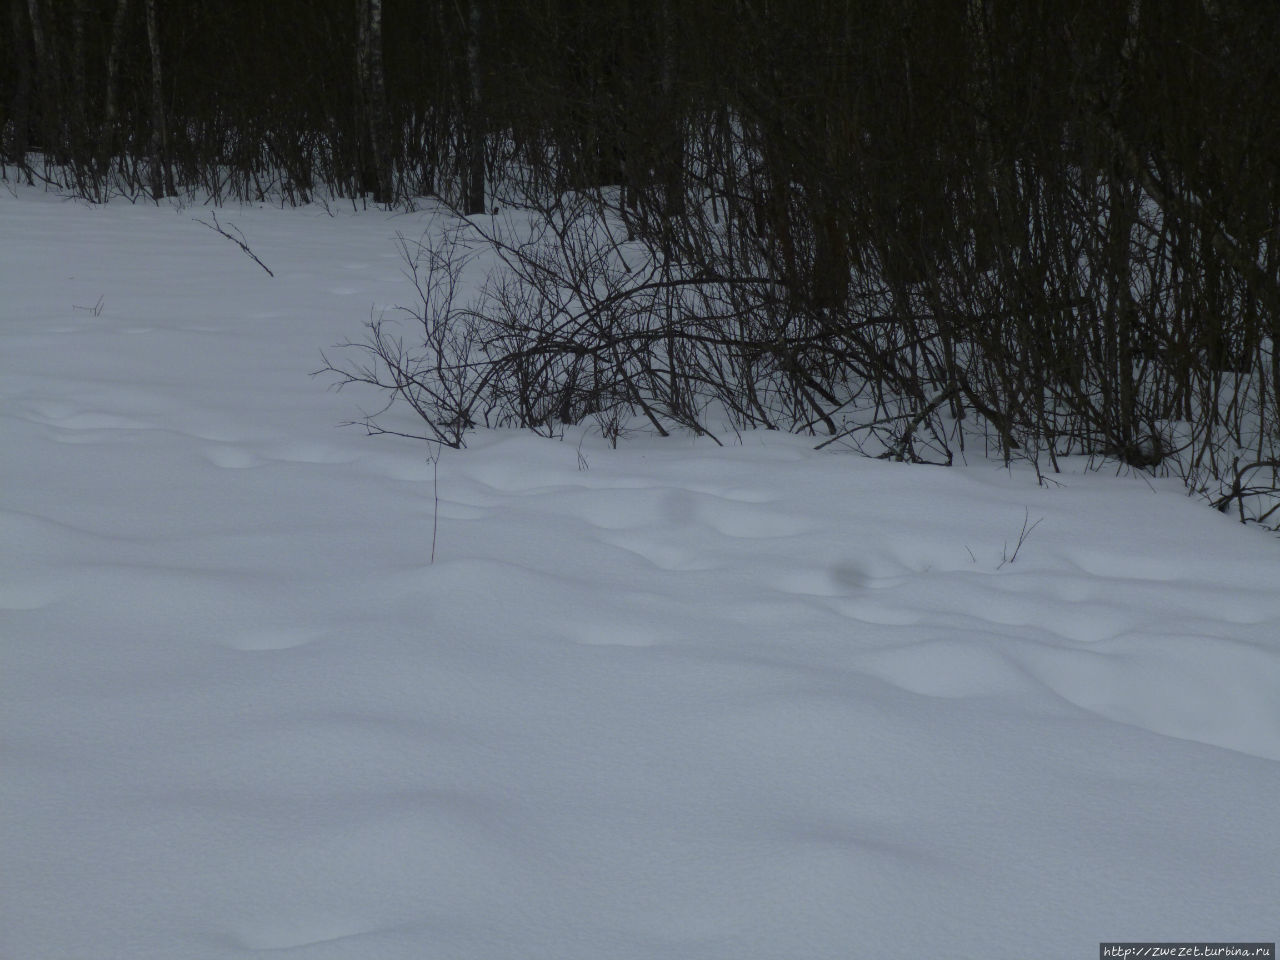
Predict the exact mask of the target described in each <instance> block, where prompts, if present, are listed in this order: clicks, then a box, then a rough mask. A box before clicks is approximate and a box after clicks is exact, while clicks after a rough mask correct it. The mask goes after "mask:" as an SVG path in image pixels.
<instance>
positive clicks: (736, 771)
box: [0, 189, 1280, 960]
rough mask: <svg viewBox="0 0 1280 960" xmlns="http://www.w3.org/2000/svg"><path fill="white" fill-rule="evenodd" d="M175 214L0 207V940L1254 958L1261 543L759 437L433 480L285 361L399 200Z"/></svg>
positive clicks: (74, 949)
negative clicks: (1107, 947) (1230, 946)
mask: <svg viewBox="0 0 1280 960" xmlns="http://www.w3.org/2000/svg"><path fill="white" fill-rule="evenodd" d="M208 216H209V211H208V210H206V209H203V208H199V207H195V208H187V209H174V208H171V207H169V208H160V209H157V208H155V207H146V206H131V205H129V204H127V203H113V204H111V205H109V206H107V207H105V208H90V207H87V206H85V205H83V204H79V203H73V202H69V201H63V200H58V199H56V198H53V197H49V196H45V195H42V194H39V193H37V192H35V191H32V190H29V189H25V190H24V189H20V190H18V191H17V192H16V195H15V194H13V193H10V192H6V191H3V190H0V685H2V687H0V695H2V699H0V733H2V735H3V758H2V761H0V762H2V766H0V772H2V776H0V864H3V865H2V866H0V956H3V957H4V958H6V960H45V958H49V960H55V958H56V960H117V958H118V960H230V958H243V957H250V956H254V955H257V954H259V953H261V952H263V951H278V952H279V954H280V955H281V956H289V957H297V958H303V960H328V958H332V960H423V958H468V960H497V958H523V960H534V958H545V960H577V958H580V960H631V958H634V960H654V958H673V960H674V958H680V960H685V958H695V960H702V958H706V960H710V958H723V960H744V958H745V960H750V958H760V960H764V958H783V957H786V958H860V957H868V958H870V957H924V956H948V957H952V956H954V957H994V958H1015V957H1032V956H1034V957H1037V958H1049V957H1055V958H1056V957H1062V958H1079V957H1089V956H1094V955H1096V950H1097V947H1098V942H1099V941H1101V940H1218V941H1222V940H1253V941H1258V940H1268V941H1269V940H1273V939H1275V938H1276V936H1277V932H1278V931H1280V869H1278V868H1277V864H1280V801H1278V800H1277V797H1280V542H1278V541H1277V540H1276V539H1275V538H1274V537H1273V536H1270V535H1267V534H1265V533H1262V532H1259V531H1258V530H1254V529H1247V528H1244V527H1241V526H1240V525H1239V524H1236V523H1233V522H1231V521H1230V520H1229V519H1228V518H1225V517H1223V516H1220V515H1218V514H1216V513H1214V512H1212V511H1211V510H1209V509H1207V508H1206V507H1205V506H1204V505H1203V504H1201V503H1198V502H1196V501H1193V500H1189V499H1187V498H1186V497H1185V496H1184V495H1183V493H1182V491H1181V488H1180V487H1179V486H1178V485H1177V484H1176V483H1166V482H1159V481H1156V482H1152V483H1149V482H1148V481H1147V480H1145V479H1142V478H1140V477H1135V476H1120V477H1117V476H1116V475H1115V474H1114V473H1101V474H1083V473H1076V474H1072V475H1064V476H1062V477H1061V478H1060V479H1061V485H1060V486H1057V487H1053V486H1049V487H1038V486H1036V484H1035V481H1034V476H1032V475H1031V474H1030V473H1028V472H1027V471H1024V470H1019V469H1014V470H1013V471H1006V470H1004V469H1001V468H1000V467H999V466H996V465H991V464H986V463H971V465H970V466H968V467H964V468H957V469H952V470H943V469H937V468H927V467H910V466H902V465H895V464H886V463H879V462H871V461H867V460H863V459H859V458H857V457H855V456H852V455H849V454H847V453H841V452H836V451H833V450H827V451H824V452H815V451H814V450H813V449H812V444H813V441H812V440H809V439H805V438H800V437H792V436H785V435H778V434H773V433H770V434H748V435H744V436H743V437H742V438H741V442H740V443H738V442H737V441H736V440H735V441H734V443H733V445H729V446H726V447H724V448H718V447H716V446H715V445H714V444H712V443H711V442H710V441H708V440H696V439H693V438H689V437H680V438H672V439H667V440H662V439H658V438H655V437H652V436H647V435H645V434H644V433H637V434H636V435H635V436H633V437H632V438H630V439H628V440H624V441H623V443H622V444H621V446H620V447H619V448H618V449H617V450H616V451H615V450H611V449H609V447H608V444H607V443H605V442H604V441H603V440H602V439H601V438H600V437H599V436H593V435H592V434H591V432H590V431H589V430H587V428H585V427H581V428H571V429H570V431H569V434H568V436H566V438H565V439H564V440H563V441H553V440H540V439H537V438H534V437H531V436H528V435H524V434H518V433H508V432H493V433H479V434H477V435H475V437H474V438H473V442H472V444H471V447H470V449H467V450H465V451H461V452H454V451H447V450H446V451H445V452H444V455H443V457H442V458H441V460H440V462H439V465H438V466H439V471H438V477H434V478H433V469H432V465H431V464H430V463H428V462H427V459H426V455H427V453H428V452H429V451H428V450H427V449H426V447H425V446H424V445H422V444H418V443H414V442H411V441H408V440H402V439H397V438H388V437H384V438H376V439H373V438H369V437H366V436H365V435H364V433H363V431H361V430H359V429H347V430H342V429H338V428H337V426H336V424H337V423H338V422H339V421H341V420H343V419H347V418H350V417H352V416H356V415H358V413H359V410H358V405H359V404H360V403H361V402H363V403H365V404H366V405H367V404H370V403H373V402H376V398H373V397H370V396H363V397H361V396H358V395H357V394H356V393H353V392H352V391H350V390H348V391H345V392H342V393H334V392H332V391H329V390H327V389H326V383H327V382H326V381H324V380H323V379H317V378H312V377H310V376H309V373H310V372H311V371H312V370H314V369H316V368H317V367H319V366H320V357H319V351H320V350H321V349H322V348H328V347H330V346H331V345H332V344H334V343H336V342H338V341H341V340H344V339H346V338H348V337H352V338H358V337H359V335H360V325H361V323H362V321H363V320H365V319H367V318H368V317H369V315H370V310H371V308H372V309H373V310H374V311H377V312H381V311H382V310H384V309H387V308H388V307H389V306H391V305H393V304H395V303H396V302H404V301H407V299H408V298H409V297H410V296H411V294H412V291H411V289H410V288H409V287H408V285H407V283H406V282H405V281H404V279H403V277H402V275H401V264H400V262H399V260H398V257H397V252H396V249H395V246H394V244H393V242H392V240H393V237H394V235H395V233H396V232H397V231H401V232H403V233H405V234H406V235H408V236H411V237H413V236H416V235H417V234H418V233H420V232H421V230H422V229H423V228H424V225H425V224H426V222H427V218H426V217H425V216H420V215H407V216H399V217H390V216H388V215H387V214H385V213H378V212H372V211H370V212H365V213H360V214H355V213H353V212H352V211H351V210H350V209H349V208H348V209H347V210H346V211H339V212H338V213H337V216H334V217H330V216H328V215H326V213H325V212H324V211H323V210H318V209H305V210H285V211H281V210H273V209H228V210H224V211H220V212H219V219H220V221H221V222H222V223H223V224H224V225H227V224H234V225H235V226H237V227H239V228H240V229H242V230H243V231H244V234H245V237H246V238H247V240H248V241H249V243H250V245H251V246H252V248H253V250H254V252H255V253H256V254H257V255H258V256H259V257H261V259H262V260H263V261H264V262H265V263H266V264H267V265H268V266H269V267H270V268H271V269H272V270H274V271H275V274H276V276H275V278H274V279H273V278H271V277H268V276H267V274H266V273H265V272H263V271H262V270H261V269H259V267H258V266H257V265H256V264H254V263H253V262H252V261H251V260H249V259H248V258H247V257H245V256H244V255H243V254H242V252H241V251H240V250H238V249H237V248H236V247H235V246H234V245H232V244H231V243H230V242H228V241H227V240H225V239H224V238H222V237H220V236H218V235H217V234H215V233H214V232H212V231H211V230H209V229H207V228H206V227H204V226H202V225H201V224H199V223H196V222H194V221H193V218H195V217H199V218H202V219H208ZM405 425H406V426H411V424H410V423H409V422H408V421H405ZM437 490H438V494H439V506H438V537H437V545H436V550H437V557H436V561H435V563H434V564H431V563H430V562H429V561H430V554H431V545H432V527H433V515H434V513H435V510H436V501H435V493H436V491H437ZM1024 519H1025V520H1029V521H1030V522H1035V521H1037V520H1039V521H1040V522H1039V524H1038V526H1036V527H1035V529H1034V530H1033V531H1032V532H1031V533H1030V535H1029V537H1028V538H1027V539H1026V541H1025V542H1024V543H1023V545H1022V548H1021V550H1020V552H1019V553H1018V556H1017V559H1016V561H1015V562H1013V563H1004V564H1003V565H1002V564H1001V561H1002V558H1003V557H1006V556H1007V555H1008V553H1010V552H1012V549H1013V547H1014V544H1015V543H1016V541H1017V538H1018V535H1019V532H1020V531H1021V530H1022V528H1023V525H1024Z"/></svg>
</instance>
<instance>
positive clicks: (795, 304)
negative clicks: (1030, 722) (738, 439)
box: [0, 0, 1280, 528]
mask: <svg viewBox="0 0 1280 960" xmlns="http://www.w3.org/2000/svg"><path fill="white" fill-rule="evenodd" d="M7 7H8V9H7V10H6V11H5V16H4V17H3V18H0V19H2V20H3V23H0V43H2V44H3V46H2V47H0V49H3V50H6V51H9V52H11V53H12V55H11V56H5V57H3V58H0V108H3V110H4V114H3V116H2V117H0V153H2V154H3V161H4V164H5V167H4V176H5V177H7V178H10V179H23V180H26V181H29V182H39V181H41V180H44V181H45V182H47V183H50V184H51V185H52V186H54V187H55V188H57V189H60V190H64V191H68V192H71V193H74V194H76V195H79V196H81V197H84V198H87V199H89V200H92V201H105V200H107V199H109V198H111V197H119V196H123V197H127V198H129V199H132V200H141V199H145V200H155V201H159V200H161V199H163V198H165V197H168V196H173V195H175V194H176V193H178V192H179V191H182V192H184V193H188V194H195V195H198V196H202V197H204V198H209V199H212V200H213V201H214V202H246V201H247V202H264V201H269V202H279V203H307V202H312V201H315V200H324V201H326V202H327V201H329V200H331V199H332V198H346V199H349V200H351V201H352V202H356V203H374V204H380V205H385V206H387V207H397V206H399V207H408V206H412V205H413V204H414V203H415V202H417V201H418V199H419V198H421V197H424V196H427V197H436V198H439V199H441V200H443V201H444V202H445V204H446V205H447V206H448V208H449V209H451V210H452V211H453V212H454V213H455V214H456V215H457V216H456V217H454V218H452V219H451V220H450V221H449V223H450V227H449V229H446V230H444V231H437V232H435V233H433V234H432V235H430V236H429V237H426V238H424V239H423V240H422V241H406V242H405V244H404V250H403V252H404V255H405V258H406V260H407V261H408V262H409V264H410V265H411V266H412V267H413V268H414V275H415V277H416V278H417V282H418V292H419V293H420V294H421V297H420V304H419V307H420V309H415V310H413V311H411V312H410V314H409V315H407V316H405V317H400V318H397V319H395V320H387V321H383V320H375V321H374V322H373V323H371V324H370V325H369V327H368V329H367V330H366V334H365V337H364V339H363V340H362V341H360V342H358V343H354V344H352V345H350V348H349V349H348V350H346V351H343V352H342V353H341V354H340V355H335V356H334V357H333V358H332V362H331V363H330V370H331V372H333V373H335V374H336V375H337V376H338V377H339V380H340V381H359V382H364V383H372V384H376V385H377V386H379V387H381V388H383V389H384V390H386V391H387V395H388V397H389V398H390V399H392V400H398V401H402V402H407V403H409V404H410V406H411V407H412V409H414V410H415V411H416V412H417V413H418V414H419V415H420V417H421V420H422V422H423V424H424V425H425V426H424V429H423V430H422V432H421V434H420V435H421V436H423V437H425V438H427V439H429V440H432V441H437V442H442V443H447V444H450V445H454V446H459V445H462V444H463V443H464V441H465V437H466V432H467V430H469V429H470V428H472V427H473V426H478V425H483V424H489V425H494V426H497V425H519V426H522V427H526V428H530V429H534V430H538V431H541V432H546V433H554V432H555V431H556V430H561V429H563V425H564V424H566V423H576V422H580V421H582V420H585V419H590V420H593V421H594V422H595V423H597V424H598V425H599V427H600V429H601V431H602V432H604V433H605V434H606V435H607V436H610V437H612V438H614V439H616V438H617V437H618V436H619V434H620V432H621V431H622V428H623V425H624V424H625V423H626V422H627V421H628V420H629V419H631V418H633V417H641V418H643V419H644V420H645V421H647V422H648V423H650V424H651V425H652V427H653V428H654V429H657V430H659V431H667V430H670V429H671V428H673V427H683V428H687V429H690V430H693V431H696V432H698V433H705V434H714V433H715V431H717V430H719V429H720V426H719V425H721V424H726V423H727V424H728V425H729V427H730V428H731V429H745V428H759V427H764V428H777V429H786V430H796V431H804V432H811V433H813V434H815V435H818V436H820V437H821V441H820V442H821V443H823V444H840V445H845V446H849V447H853V448H856V449H858V450H860V451H862V452H864V453H867V454H869V455H873V456H881V457H888V458H894V459H902V460H914V461H925V462H936V463H950V462H952V461H953V460H954V459H955V458H956V457H957V456H963V455H964V454H965V451H966V449H967V447H968V446H971V445H974V444H980V445H981V449H982V452H983V454H984V455H988V454H994V455H996V456H1000V457H1004V458H1008V459H1013V458H1019V459H1026V460H1028V461H1030V462H1031V463H1033V464H1035V466H1036V467H1037V469H1038V470H1041V471H1042V473H1044V474H1049V473H1051V472H1052V471H1053V470H1056V469H1057V461H1058V459H1059V458H1062V457H1066V456H1076V455H1085V456H1088V457H1093V458H1095V460H1096V461H1097V462H1099V463H1102V462H1118V463H1121V464H1126V465H1128V466H1129V467H1132V468H1135V469H1141V470H1150V471H1154V472H1161V473H1173V474H1176V475H1177V476H1180V477H1181V478H1182V479H1183V480H1184V481H1185V482H1186V484H1187V486H1188V488H1189V489H1190V490H1192V491H1193V492H1196V493H1199V494H1202V495H1203V496H1205V497H1206V498H1208V499H1209V501H1210V502H1211V503H1213V504H1214V505H1215V506H1217V507H1218V508H1219V509H1222V510H1224V511H1230V512H1231V513H1232V514H1233V515H1236V516H1238V517H1239V518H1240V519H1241V520H1242V521H1256V522H1260V523H1264V524H1266V525H1267V526H1270V527H1272V528H1276V527H1280V499H1277V495H1278V493H1280V400H1278V399H1277V388H1278V387H1280V351H1278V350H1277V344H1280V64H1278V61H1280V58H1277V57H1276V55H1275V51H1276V50H1280V15H1278V14H1277V10H1276V6H1275V4H1274V2H1273V0H1255V2H1245V0H1161V2H1158V3H1157V2H1154V0H1124V2H1118V0H1086V2H1082V3H1073V4H1061V3H1057V2H1047V0H1042V2H1036V0H957V2H953V3H950V4H924V3H903V2H901V0H898V2H893V3H889V2H876V3H871V2H842V3H840V2H808V3H801V4H795V3H788V4H778V3H776V2H771V0H726V2H724V3H718V4H702V3H679V2H675V0H652V2H649V3H644V4H641V3H638V2H629V0H598V2H593V3H586V2H571V0H545V2H542V3H538V4H528V3H519V4H516V3H502V2H498V0H451V2H448V3H444V2H439V3H415V2H409V0H317V2H308V3H305V4H304V3H301V2H273V3H261V2H253V3H249V2H231V0H224V2H218V3H212V2H197V0H165V2H159V0H67V2H51V0H7ZM495 210H496V211H499V213H498V214H497V215H496V216H495V215H494V211H495ZM477 245H478V247H477ZM476 249H482V250H484V251H485V256H487V257H489V258H490V266H491V267H492V269H491V270H490V271H489V273H488V277H489V279H488V281H487V283H486V284H485V285H484V286H483V287H482V288H481V289H479V290H478V291H477V292H475V293H474V294H468V295H464V293H465V290H466V289H468V288H464V287H463V285H461V284H460V283H459V278H460V275H461V271H462V269H463V268H464V266H465V263H466V261H467V257H468V256H471V255H472V253H473V252H474V251H475V250H476ZM369 425H370V427H371V428H374V429H382V428H381V427H379V426H378V425H377V423H376V421H370V423H369Z"/></svg>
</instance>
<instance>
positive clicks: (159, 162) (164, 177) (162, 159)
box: [33, 0, 177, 201]
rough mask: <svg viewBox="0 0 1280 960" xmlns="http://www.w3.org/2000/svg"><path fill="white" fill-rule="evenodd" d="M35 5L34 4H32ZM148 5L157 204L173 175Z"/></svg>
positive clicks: (168, 192) (150, 3)
mask: <svg viewBox="0 0 1280 960" xmlns="http://www.w3.org/2000/svg"><path fill="white" fill-rule="evenodd" d="M33 2H34V0H33ZM146 4H147V46H148V47H149V49H150V52H151V145H150V146H151V195H152V197H153V199H155V200H157V201H159V199H160V198H161V197H171V196H173V195H174V194H175V193H177V191H176V190H174V188H173V171H172V170H170V169H169V137H168V133H167V131H166V129H165V116H164V85H163V83H162V82H161V73H160V24H159V21H158V19H157V17H156V0H146Z"/></svg>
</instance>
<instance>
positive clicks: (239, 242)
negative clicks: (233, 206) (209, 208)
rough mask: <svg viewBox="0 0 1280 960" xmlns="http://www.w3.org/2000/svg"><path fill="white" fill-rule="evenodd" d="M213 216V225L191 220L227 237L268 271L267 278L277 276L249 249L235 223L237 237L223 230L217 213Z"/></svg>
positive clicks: (193, 218) (233, 228)
mask: <svg viewBox="0 0 1280 960" xmlns="http://www.w3.org/2000/svg"><path fill="white" fill-rule="evenodd" d="M211 216H212V217H213V223H209V222H208V221H207V220H201V219H200V218H199V217H192V218H191V219H192V220H194V221H195V222H196V223H203V224H204V225H205V226H206V227H208V228H209V229H210V230H212V231H213V232H214V233H220V234H222V235H223V236H224V237H226V238H227V239H228V240H230V241H231V242H232V243H234V244H235V245H236V246H237V247H239V248H240V249H241V250H243V251H244V252H245V253H246V254H247V255H248V256H249V258H250V259H251V260H252V261H253V262H254V263H256V264H257V265H258V266H260V267H261V268H262V269H263V270H265V271H267V276H269V277H272V278H274V277H275V274H274V273H272V272H271V268H270V267H268V266H267V265H266V264H265V263H263V262H262V261H261V260H259V259H258V255H257V254H256V253H254V252H253V251H252V250H250V249H249V244H248V242H247V241H246V240H245V239H244V233H243V231H241V229H240V228H239V227H237V226H236V225H235V224H234V223H233V224H231V229H232V230H234V231H235V232H236V234H237V236H232V235H231V234H230V233H228V232H227V231H226V230H225V229H224V228H223V226H222V224H220V223H219V222H218V215H217V214H216V213H215V214H211Z"/></svg>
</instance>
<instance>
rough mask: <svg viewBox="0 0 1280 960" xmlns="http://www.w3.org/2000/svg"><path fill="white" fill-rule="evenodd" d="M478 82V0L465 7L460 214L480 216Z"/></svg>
mask: <svg viewBox="0 0 1280 960" xmlns="http://www.w3.org/2000/svg"><path fill="white" fill-rule="evenodd" d="M482 93H483V90H482V89H481V83H480V0H469V2H468V4H467V106H466V118H465V123H466V131H465V140H466V144H465V148H464V150H465V154H466V155H465V157H464V158H463V161H464V168H463V178H464V198H463V211H464V212H465V213H466V214H467V215H468V216H471V215H473V214H477V213H484V210H485V205H484V132H485V131H484V115H483V101H482V99H481V95H482Z"/></svg>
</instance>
